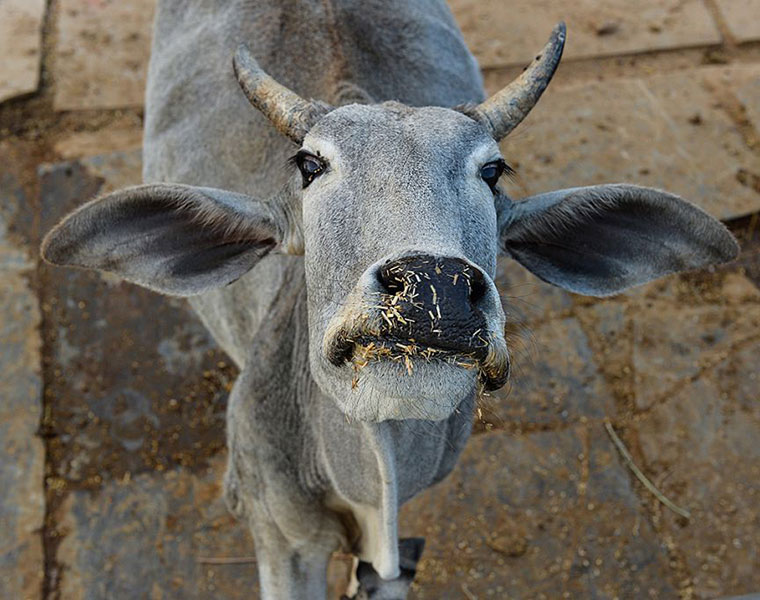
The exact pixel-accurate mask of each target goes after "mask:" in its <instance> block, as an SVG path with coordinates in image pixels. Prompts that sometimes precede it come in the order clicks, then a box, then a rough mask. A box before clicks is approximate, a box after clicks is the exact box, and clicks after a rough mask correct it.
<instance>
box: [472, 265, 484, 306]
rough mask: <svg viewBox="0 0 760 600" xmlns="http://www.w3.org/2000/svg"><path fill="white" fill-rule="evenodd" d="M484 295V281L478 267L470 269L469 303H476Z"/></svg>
mask: <svg viewBox="0 0 760 600" xmlns="http://www.w3.org/2000/svg"><path fill="white" fill-rule="evenodd" d="M485 295H486V282H485V278H484V277H483V273H482V272H481V271H480V270H479V269H475V270H473V271H471V275H470V303H471V304H477V303H478V302H480V300H482V298H483V297H484V296H485Z"/></svg>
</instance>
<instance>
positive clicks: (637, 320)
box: [628, 273, 760, 409]
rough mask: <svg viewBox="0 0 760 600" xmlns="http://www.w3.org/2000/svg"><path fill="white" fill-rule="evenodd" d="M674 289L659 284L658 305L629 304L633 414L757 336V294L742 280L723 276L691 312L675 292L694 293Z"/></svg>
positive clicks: (653, 301) (735, 275)
mask: <svg viewBox="0 0 760 600" xmlns="http://www.w3.org/2000/svg"><path fill="white" fill-rule="evenodd" d="M678 284H679V280H678V279H677V278H674V279H672V280H671V281H670V282H664V283H663V284H660V288H659V289H661V290H662V291H661V292H660V295H659V296H658V297H656V298H657V299H644V300H643V301H641V302H632V304H631V306H630V307H629V309H628V316H629V318H630V319H631V320H632V328H633V334H632V335H633V355H632V366H633V369H634V372H635V389H636V391H635V404H636V407H637V408H638V409H646V408H649V407H651V406H652V405H653V404H654V403H656V402H657V401H659V400H662V399H663V398H665V397H667V396H668V395H669V394H671V393H672V391H673V390H674V389H676V388H678V387H679V386H680V385H683V384H684V383H686V382H688V381H690V380H692V379H694V378H695V377H698V376H700V374H702V373H703V372H704V371H705V370H709V369H711V368H713V367H714V366H715V365H716V364H718V363H719V362H720V361H722V360H724V359H725V358H726V357H727V356H728V355H729V354H730V352H731V349H732V348H734V347H736V346H738V345H740V344H742V343H743V342H744V341H745V340H747V339H751V338H752V337H754V336H757V335H758V332H760V291H758V290H757V288H756V287H755V286H754V285H752V283H751V282H750V281H749V280H748V279H747V278H746V277H744V276H743V275H741V274H738V273H730V274H727V275H726V276H725V277H724V278H722V279H721V280H719V281H718V282H716V283H715V284H714V285H713V289H710V290H705V291H704V292H703V294H704V296H703V298H702V303H700V299H699V298H697V304H696V305H694V306H684V305H683V303H682V301H681V300H680V298H679V292H683V294H684V295H685V296H688V295H690V294H691V293H693V289H688V288H687V289H684V290H679V287H678ZM654 289H656V288H654ZM694 300H695V298H694V297H693V296H692V303H693V302H694Z"/></svg>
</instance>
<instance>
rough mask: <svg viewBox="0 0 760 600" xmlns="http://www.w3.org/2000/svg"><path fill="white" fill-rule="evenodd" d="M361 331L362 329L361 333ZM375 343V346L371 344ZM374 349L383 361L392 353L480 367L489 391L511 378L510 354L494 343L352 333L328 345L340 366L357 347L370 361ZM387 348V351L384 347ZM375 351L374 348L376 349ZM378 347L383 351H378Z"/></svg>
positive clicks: (329, 353) (351, 358)
mask: <svg viewBox="0 0 760 600" xmlns="http://www.w3.org/2000/svg"><path fill="white" fill-rule="evenodd" d="M357 333H358V332H357ZM370 345H374V346H370ZM368 347H369V348H370V351H371V352H370V353H371V355H372V360H375V359H378V360H383V359H384V355H387V352H390V353H391V355H392V356H393V358H391V356H388V357H387V360H393V359H394V358H395V360H396V361H400V360H403V361H404V362H407V361H427V362H430V361H439V362H448V363H450V364H454V365H456V366H459V367H462V368H469V369H478V373H479V376H480V379H481V381H482V384H483V388H484V389H485V390H488V391H492V390H497V389H499V388H501V387H502V386H504V385H505V384H506V382H507V381H508V379H509V371H510V369H509V355H508V353H507V352H506V348H504V349H503V351H502V352H496V353H494V352H493V347H492V345H491V344H488V345H486V346H479V347H477V348H469V349H462V348H460V349H455V348H436V347H433V346H430V345H428V344H424V345H423V344H417V343H415V342H411V341H410V340H406V339H396V338H394V337H393V336H388V335H385V336H382V337H380V336H377V335H373V334H371V333H369V334H368V333H364V332H362V333H359V334H358V335H354V336H348V335H345V333H343V334H338V335H336V336H334V337H333V339H332V340H331V343H330V344H328V346H327V348H326V354H327V358H328V360H329V361H330V362H331V363H332V364H333V365H335V366H336V367H342V366H343V365H345V364H347V363H353V364H354V367H356V366H357V364H356V362H355V361H354V359H355V357H356V352H357V350H360V349H364V350H365V354H364V357H363V358H362V360H363V362H364V363H365V364H364V365H362V366H366V364H368V362H369V361H368V360H367V354H366V349H367V348H368ZM383 348H385V349H387V352H386V351H384V350H381V349H383ZM373 350H374V351H373ZM376 350H380V351H379V352H377V351H376Z"/></svg>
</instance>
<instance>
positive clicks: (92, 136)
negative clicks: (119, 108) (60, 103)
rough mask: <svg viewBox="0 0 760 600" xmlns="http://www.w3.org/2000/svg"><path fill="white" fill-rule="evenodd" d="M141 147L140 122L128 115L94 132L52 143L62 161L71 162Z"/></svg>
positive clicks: (70, 134) (62, 137) (81, 132)
mask: <svg viewBox="0 0 760 600" xmlns="http://www.w3.org/2000/svg"><path fill="white" fill-rule="evenodd" d="M141 146H142V121H141V119H139V118H138V117H135V116H131V115H130V116H128V117H125V118H121V119H117V120H116V121H115V122H113V123H110V124H109V125H108V126H107V127H104V128H101V129H98V130H96V131H75V132H73V133H69V134H65V135H63V136H61V137H60V138H59V139H57V140H56V141H55V142H54V144H53V149H54V150H55V152H56V154H58V155H59V156H60V157H61V158H62V159H64V160H71V159H77V158H85V157H91V156H94V155H103V154H112V153H114V152H129V151H131V150H135V149H139V148H140V147H141Z"/></svg>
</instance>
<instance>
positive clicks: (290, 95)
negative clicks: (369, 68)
mask: <svg viewBox="0 0 760 600" xmlns="http://www.w3.org/2000/svg"><path fill="white" fill-rule="evenodd" d="M232 66H233V67H234V69H235V76H236V77H237V80H238V83H239V84H240V87H241V88H243V92H244V93H245V96H246V98H248V101H249V102H250V103H251V104H252V105H253V106H254V107H256V108H257V109H259V110H260V111H261V112H262V113H263V114H264V116H265V117H267V118H268V119H269V120H270V121H271V122H272V125H274V126H275V128H276V129H277V130H278V131H279V132H280V133H283V134H285V135H286V136H288V137H289V138H290V139H291V140H293V141H294V142H295V143H296V144H299V145H300V144H301V143H302V142H303V138H304V137H305V136H306V134H307V133H308V132H309V129H311V127H312V125H314V123H315V122H316V121H318V120H319V119H320V118H321V117H323V116H324V115H325V114H326V113H328V112H329V110H330V108H329V107H328V106H327V105H325V104H322V103H319V102H314V101H310V100H304V99H303V98H301V96H299V95H298V94H296V93H295V92H293V91H291V90H289V89H288V88H286V87H285V86H284V85H281V84H279V83H277V82H276V81H275V80H274V79H272V77H270V76H269V75H267V73H266V72H265V71H264V69H262V68H261V67H260V66H259V63H258V62H256V59H255V58H254V57H253V54H251V50H250V49H249V48H248V46H247V45H245V44H240V45H239V46H238V48H237V51H236V52H235V56H234V58H233V59H232Z"/></svg>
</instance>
